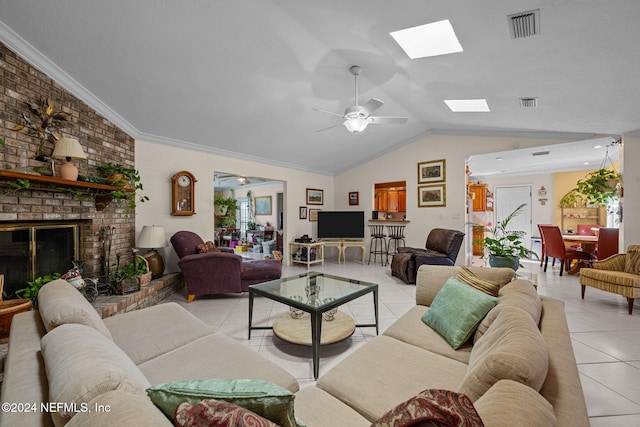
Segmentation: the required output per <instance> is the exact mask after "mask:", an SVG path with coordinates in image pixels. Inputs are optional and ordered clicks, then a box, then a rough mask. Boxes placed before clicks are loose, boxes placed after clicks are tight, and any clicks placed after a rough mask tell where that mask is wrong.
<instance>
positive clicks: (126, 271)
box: [111, 257, 147, 295]
mask: <svg viewBox="0 0 640 427" xmlns="http://www.w3.org/2000/svg"><path fill="white" fill-rule="evenodd" d="M146 273H147V263H146V262H145V261H144V259H142V258H141V257H136V258H135V260H134V261H133V262H130V263H128V264H125V265H123V266H120V267H116V269H115V271H114V272H113V274H112V275H111V277H112V279H113V281H114V282H115V288H116V293H117V294H121V295H124V294H127V293H130V292H135V291H137V290H138V289H139V288H140V280H139V278H140V276H142V275H143V274H146Z"/></svg>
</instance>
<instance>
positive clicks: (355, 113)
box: [344, 105, 367, 119]
mask: <svg viewBox="0 0 640 427" xmlns="http://www.w3.org/2000/svg"><path fill="white" fill-rule="evenodd" d="M344 116H345V117H346V118H348V119H356V118H359V117H360V118H365V117H367V114H366V112H365V111H364V107H363V106H361V105H354V106H352V107H349V108H347V109H346V110H344Z"/></svg>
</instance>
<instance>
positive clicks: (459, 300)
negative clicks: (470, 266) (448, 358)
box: [422, 277, 498, 349]
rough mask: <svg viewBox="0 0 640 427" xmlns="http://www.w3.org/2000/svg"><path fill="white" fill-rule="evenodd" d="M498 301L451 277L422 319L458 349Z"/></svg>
mask: <svg viewBox="0 0 640 427" xmlns="http://www.w3.org/2000/svg"><path fill="white" fill-rule="evenodd" d="M497 302H498V298H496V297H492V296H490V295H488V294H486V293H484V292H482V291H479V290H478V289H476V288H474V287H473V286H470V285H468V284H467V283H465V282H462V281H461V280H459V279H457V278H456V277H450V278H449V279H448V280H447V282H446V283H445V284H444V286H443V287H442V289H441V290H440V292H438V295H436V297H435V299H434V300H433V304H431V307H429V310H427V312H426V313H425V315H424V316H423V318H422V320H423V321H424V322H425V323H426V324H427V325H429V326H430V327H431V328H433V329H434V330H435V331H437V332H438V333H439V334H440V335H442V336H443V337H444V338H445V339H446V340H447V341H448V342H449V344H451V347H453V348H454V349H458V348H460V346H461V345H462V344H464V343H465V342H467V340H468V339H469V337H470V336H471V335H472V334H473V333H474V332H475V329H476V327H477V326H478V323H480V321H481V320H482V318H483V317H484V316H485V315H486V314H487V313H488V312H489V310H491V309H492V308H493V307H495V305H496V304H497Z"/></svg>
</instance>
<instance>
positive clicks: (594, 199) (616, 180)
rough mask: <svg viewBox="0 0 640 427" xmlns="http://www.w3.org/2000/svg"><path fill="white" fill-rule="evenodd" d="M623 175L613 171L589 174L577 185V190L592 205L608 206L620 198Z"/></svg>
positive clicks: (605, 170) (604, 170)
mask: <svg viewBox="0 0 640 427" xmlns="http://www.w3.org/2000/svg"><path fill="white" fill-rule="evenodd" d="M620 179H621V175H620V174H619V173H618V172H616V171H614V170H613V169H598V170H595V171H593V172H589V173H588V174H587V176H586V177H585V179H581V180H579V181H578V183H577V184H576V190H577V192H578V193H580V195H581V196H582V197H583V198H584V200H586V201H587V203H589V204H592V205H599V204H603V205H606V204H607V203H609V202H610V201H612V200H616V199H617V198H618V187H619V184H620Z"/></svg>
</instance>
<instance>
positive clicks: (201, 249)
mask: <svg viewBox="0 0 640 427" xmlns="http://www.w3.org/2000/svg"><path fill="white" fill-rule="evenodd" d="M207 252H220V249H218V248H216V245H214V244H213V242H211V241H209V242H205V243H200V244H199V245H198V253H199V254H204V253H207Z"/></svg>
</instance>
